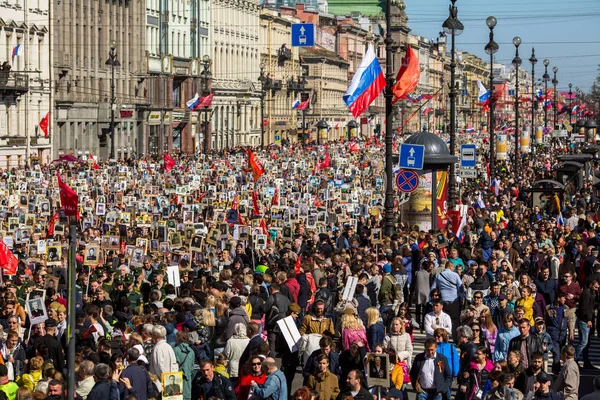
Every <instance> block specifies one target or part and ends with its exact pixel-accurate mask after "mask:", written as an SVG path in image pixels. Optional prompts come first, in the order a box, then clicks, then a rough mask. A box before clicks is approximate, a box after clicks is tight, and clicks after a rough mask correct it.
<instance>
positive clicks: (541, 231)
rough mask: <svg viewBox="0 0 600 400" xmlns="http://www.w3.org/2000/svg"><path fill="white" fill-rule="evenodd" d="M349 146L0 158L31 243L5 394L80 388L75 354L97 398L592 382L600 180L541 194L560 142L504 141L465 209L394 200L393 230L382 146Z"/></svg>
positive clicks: (6, 309)
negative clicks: (71, 345) (427, 223)
mask: <svg viewBox="0 0 600 400" xmlns="http://www.w3.org/2000/svg"><path fill="white" fill-rule="evenodd" d="M352 146H353V150H352V151H349V147H348V145H347V144H341V143H328V144H326V145H323V146H318V147H314V146H312V147H311V146H301V145H292V146H284V147H282V148H280V147H274V148H269V149H263V150H260V149H259V150H256V151H255V153H253V155H254V156H255V157H257V158H258V159H259V160H260V161H262V168H263V169H264V173H263V174H262V176H258V177H257V175H256V173H254V174H253V172H255V171H253V170H252V168H250V169H249V168H248V161H247V159H248V155H247V154H245V153H244V152H242V151H235V152H232V153H228V152H223V153H218V154H217V153H215V154H212V155H209V156H195V157H192V156H181V157H175V160H174V161H175V166H174V167H173V166H170V167H169V168H166V163H165V165H163V160H162V159H160V160H157V159H150V158H142V159H128V160H120V161H119V162H117V163H111V164H97V163H96V161H94V160H90V162H89V163H88V162H83V163H80V162H78V161H77V160H75V162H73V163H69V164H66V163H53V164H50V165H45V166H39V165H36V166H32V167H28V168H14V169H11V170H7V171H2V172H0V192H1V193H2V194H3V196H2V197H1V199H0V219H2V221H3V230H2V231H1V232H0V234H1V235H2V239H3V242H4V243H5V244H6V246H5V247H6V248H7V249H8V250H10V252H12V254H14V255H15V256H16V257H17V259H18V266H17V267H16V268H15V271H8V270H7V268H8V266H7V265H3V268H4V272H3V276H2V279H3V280H2V282H3V284H2V286H1V288H0V296H1V300H0V301H1V303H2V304H1V310H2V311H1V316H0V326H1V327H2V331H1V332H0V334H1V335H0V336H1V339H2V345H1V348H0V400H2V398H4V397H5V398H6V399H7V400H30V399H35V400H41V399H49V400H62V399H65V398H66V396H67V381H68V379H67V377H68V375H70V374H75V376H76V388H75V395H76V397H77V398H81V399H82V400H107V399H109V400H134V399H137V400H146V399H159V398H161V397H162V398H163V399H164V398H172V400H175V399H177V400H179V399H180V400H191V399H193V400H197V399H202V400H209V399H211V400H212V399H226V400H234V399H237V400H247V399H276V400H288V399H295V400H312V399H321V400H348V399H363V400H366V399H369V400H370V399H372V398H377V396H380V397H381V398H386V399H392V400H394V399H408V396H409V393H411V396H416V398H417V399H419V400H426V399H427V400H429V399H431V400H441V399H450V398H456V399H466V400H483V399H517V400H520V399H526V400H529V399H565V400H571V399H578V398H579V382H580V369H595V367H594V365H593V363H592V360H591V359H590V351H589V350H590V344H591V337H592V336H593V335H594V334H599V335H600V323H599V322H600V321H599V320H598V318H599V316H598V314H597V313H596V311H595V309H596V308H597V304H598V289H599V286H600V259H599V258H598V250H599V247H600V239H599V236H598V232H599V231H600V227H599V226H598V225H597V213H596V208H597V206H596V203H595V202H596V194H595V192H594V191H593V189H592V187H591V185H589V184H588V183H587V182H586V183H585V184H584V186H583V189H581V190H578V189H576V188H574V187H571V188H570V190H567V192H566V193H565V195H564V197H563V198H561V199H558V204H557V203H556V202H554V201H553V202H552V203H551V204H549V205H548V207H543V208H542V207H537V206H536V207H534V206H533V205H532V203H531V194H530V193H529V192H527V191H526V190H525V189H527V188H528V187H530V186H531V184H532V183H533V182H534V181H536V180H537V179H540V178H545V177H548V176H549V175H550V174H551V167H550V166H548V167H546V166H547V164H549V160H548V159H547V158H546V156H545V155H538V156H536V157H525V158H524V159H523V161H522V162H523V168H522V170H520V171H519V172H518V173H516V172H514V171H511V168H510V165H509V164H508V163H499V164H500V165H499V168H498V171H499V172H498V176H497V177H492V178H493V180H494V185H493V186H494V187H493V188H490V177H488V176H487V175H486V171H485V168H483V167H482V168H481V170H480V177H479V178H478V179H476V180H464V181H463V182H460V193H461V198H460V203H461V204H462V207H463V209H464V211H465V214H464V215H465V217H464V220H465V222H466V223H465V224H461V225H462V227H461V229H460V230H459V229H458V226H452V224H451V223H448V224H447V225H446V226H441V227H439V230H437V231H427V230H423V229H420V228H419V226H418V225H414V224H408V223H406V222H405V221H401V219H400V217H399V216H400V208H401V205H400V204H399V203H398V202H397V201H396V202H395V203H394V219H395V229H394V234H393V235H392V236H391V237H387V236H386V237H381V238H380V237H378V236H377V237H376V236H374V232H376V231H381V228H382V227H383V216H384V214H385V210H384V209H383V207H382V206H381V205H382V204H383V201H382V197H383V195H382V192H383V188H382V185H383V179H381V178H382V177H383V149H382V148H381V146H380V145H379V143H378V142H362V143H360V145H359V146H357V145H354V144H353V145H352ZM72 161H73V160H72ZM481 165H485V159H482V160H481ZM57 173H58V174H59V175H60V176H61V177H62V180H63V181H64V182H67V183H68V184H69V185H70V186H71V188H73V190H74V191H75V192H76V193H78V195H79V199H78V201H79V203H78V206H79V214H80V216H79V218H78V220H77V223H76V225H70V224H69V222H70V221H68V220H67V219H66V218H64V217H63V215H62V214H61V213H60V212H58V210H59V209H60V207H61V204H60V201H59V199H60V193H59V192H60V190H59V187H58V184H57V178H56V174H57ZM71 222H72V221H71ZM455 225H456V224H455ZM70 229H77V236H78V237H77V243H76V249H77V254H76V257H75V261H76V265H72V267H74V268H76V278H77V281H76V291H75V293H71V292H69V291H68V283H69V282H68V279H67V276H68V273H67V271H68V270H69V268H70V266H69V255H68V247H69V235H70ZM8 250H7V251H8ZM10 252H9V253H10ZM2 253H3V254H4V253H5V252H4V250H3V251H2ZM9 253H6V254H9ZM0 258H1V257H0ZM350 278H353V279H350ZM349 286H351V287H349ZM68 300H73V301H75V303H76V326H75V327H71V328H72V329H69V327H67V320H68V311H69V310H68V304H67V302H68ZM596 330H597V332H596ZM71 337H72V338H74V340H75V343H76V345H75V352H76V354H75V365H74V366H71V365H67V362H66V360H67V342H68V341H69V339H70V338H71ZM415 341H421V343H422V344H423V345H424V352H419V353H417V352H416V351H415V350H414V344H415ZM594 384H595V388H596V389H597V390H600V380H598V379H597V380H596V381H594ZM413 392H416V394H412V393H413ZM594 398H596V397H594Z"/></svg>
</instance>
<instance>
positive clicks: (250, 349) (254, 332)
mask: <svg viewBox="0 0 600 400" xmlns="http://www.w3.org/2000/svg"><path fill="white" fill-rule="evenodd" d="M258 328H259V326H258V324H257V323H256V322H249V323H248V326H247V332H248V337H249V338H250V341H249V342H248V345H247V346H246V348H245V349H244V352H243V353H242V356H241V357H240V368H243V367H244V365H245V364H246V362H247V361H248V360H249V359H250V356H251V355H252V354H255V353H256V350H257V349H258V346H260V344H261V343H263V342H264V340H263V338H262V336H261V335H260V331H259V329H258Z"/></svg>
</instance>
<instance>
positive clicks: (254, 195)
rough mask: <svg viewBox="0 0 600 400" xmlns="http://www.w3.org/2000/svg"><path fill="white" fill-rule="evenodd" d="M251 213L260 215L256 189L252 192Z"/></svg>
mask: <svg viewBox="0 0 600 400" xmlns="http://www.w3.org/2000/svg"><path fill="white" fill-rule="evenodd" d="M252 213H253V214H254V215H260V208H259V207H258V192H257V191H256V190H255V191H253V192H252Z"/></svg>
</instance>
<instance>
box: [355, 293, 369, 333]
mask: <svg viewBox="0 0 600 400" xmlns="http://www.w3.org/2000/svg"><path fill="white" fill-rule="evenodd" d="M364 292H365V287H364V286H363V285H361V284H360V283H359V284H358V285H356V289H355V291H354V298H355V299H356V302H357V303H358V306H357V307H356V311H357V312H358V316H359V318H360V319H361V321H362V322H363V325H364V326H367V313H366V311H367V308H369V307H371V300H370V299H369V298H368V297H367V296H365V295H364Z"/></svg>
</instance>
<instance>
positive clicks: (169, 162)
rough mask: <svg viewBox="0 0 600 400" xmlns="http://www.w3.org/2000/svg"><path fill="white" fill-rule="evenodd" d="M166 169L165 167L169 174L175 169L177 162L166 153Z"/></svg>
mask: <svg viewBox="0 0 600 400" xmlns="http://www.w3.org/2000/svg"><path fill="white" fill-rule="evenodd" d="M163 162H164V167H165V171H167V172H169V171H170V170H172V169H173V167H175V160H173V158H171V156H170V155H168V154H167V153H165V155H164V159H163Z"/></svg>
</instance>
